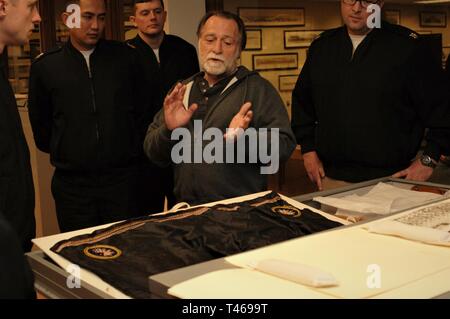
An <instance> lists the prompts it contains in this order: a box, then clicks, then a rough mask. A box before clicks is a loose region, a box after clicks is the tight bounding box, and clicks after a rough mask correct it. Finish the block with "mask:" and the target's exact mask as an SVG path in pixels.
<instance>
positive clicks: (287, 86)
mask: <svg viewBox="0 0 450 319" xmlns="http://www.w3.org/2000/svg"><path fill="white" fill-rule="evenodd" d="M298 76H299V75H298V74H283V75H279V76H278V90H279V91H280V92H292V91H293V90H294V88H295V84H297V80H298Z"/></svg>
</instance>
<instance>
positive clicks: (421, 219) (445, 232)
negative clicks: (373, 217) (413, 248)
mask: <svg viewBox="0 0 450 319" xmlns="http://www.w3.org/2000/svg"><path fill="white" fill-rule="evenodd" d="M366 229H367V230H368V231H369V232H372V233H378V234H384V235H394V236H399V237H403V238H406V239H410V240H414V241H419V242H423V243H428V244H435V245H444V246H450V201H444V202H441V203H437V204H434V205H429V206H427V207H423V208H418V209H415V210H413V211H412V212H409V213H407V214H403V215H401V216H399V217H396V218H392V219H389V218H388V219H383V220H381V221H379V222H374V223H371V224H369V225H367V227H366Z"/></svg>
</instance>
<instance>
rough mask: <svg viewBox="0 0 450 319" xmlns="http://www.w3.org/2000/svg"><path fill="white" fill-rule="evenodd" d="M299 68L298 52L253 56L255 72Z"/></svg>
mask: <svg viewBox="0 0 450 319" xmlns="http://www.w3.org/2000/svg"><path fill="white" fill-rule="evenodd" d="M297 68H298V52H295V53H294V52H293V53H269V54H254V55H253V70H254V71H274V70H293V69H297Z"/></svg>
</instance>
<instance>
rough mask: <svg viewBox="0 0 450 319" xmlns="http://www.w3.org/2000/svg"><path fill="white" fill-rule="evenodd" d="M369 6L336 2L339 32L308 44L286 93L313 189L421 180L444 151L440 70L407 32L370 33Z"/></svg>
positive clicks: (444, 107)
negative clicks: (292, 85)
mask: <svg viewBox="0 0 450 319" xmlns="http://www.w3.org/2000/svg"><path fill="white" fill-rule="evenodd" d="M371 4H375V5H378V6H380V7H383V5H384V1H369V0H367V1H356V0H341V14H342V19H343V21H344V26H342V27H340V28H336V29H332V30H328V31H325V32H324V33H322V35H321V36H320V37H319V38H318V39H317V40H316V41H314V42H313V44H312V45H311V47H310V49H309V54H308V57H307V60H306V63H305V65H304V67H303V70H302V72H301V74H300V77H299V80H298V81H297V84H296V87H295V90H294V92H293V108H292V127H293V130H294V133H295V135H296V138H297V142H298V143H299V144H300V145H301V147H302V153H303V156H304V165H305V168H306V170H307V173H308V176H309V177H310V179H311V180H312V181H313V182H314V183H315V184H316V185H317V187H318V188H319V189H320V190H322V189H330V188H334V187H339V186H343V185H345V184H347V183H354V182H361V181H364V180H370V179H374V178H379V177H384V176H390V175H393V174H395V175H394V176H395V177H406V178H407V179H411V180H419V181H425V180H427V179H428V178H429V177H430V176H431V174H432V173H433V168H434V166H435V165H436V162H437V161H438V160H439V157H440V155H441V154H442V153H443V152H444V150H445V149H447V148H448V135H447V134H448V125H449V124H448V123H450V119H449V118H448V101H447V98H446V96H444V95H445V94H446V93H445V92H446V90H445V88H444V81H443V79H442V78H441V75H442V70H437V68H434V69H433V68H432V67H430V66H429V63H428V62H429V61H427V59H425V58H423V55H422V53H421V52H422V50H421V47H420V45H419V43H420V41H419V39H418V35H417V34H416V33H414V32H413V31H411V30H409V29H407V28H404V27H402V26H397V25H391V24H388V23H385V22H384V21H383V23H382V26H381V28H371V23H368V20H371V18H372V16H371V15H372V11H369V12H368V7H369V6H370V5H371ZM432 114H433V119H432ZM425 128H430V130H429V133H428V134H427V135H426V140H427V145H426V148H425V150H424V152H423V155H422V156H421V157H419V158H417V159H416V160H413V161H412V159H414V158H415V157H416V155H417V152H418V150H419V147H420V142H421V140H422V138H423V137H424V131H425Z"/></svg>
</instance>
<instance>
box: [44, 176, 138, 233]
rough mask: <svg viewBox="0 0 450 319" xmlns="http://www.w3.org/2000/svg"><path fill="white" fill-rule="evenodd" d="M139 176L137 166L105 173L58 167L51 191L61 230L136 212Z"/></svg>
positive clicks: (114, 218) (64, 230)
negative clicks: (71, 170)
mask: <svg viewBox="0 0 450 319" xmlns="http://www.w3.org/2000/svg"><path fill="white" fill-rule="evenodd" d="M138 177H139V169H138V168H127V169H121V170H114V171H113V172H107V173H80V172H67V171H61V170H58V169H57V170H56V171H55V174H54V176H53V180H52V193H53V197H54V199H55V204H56V213H57V217H58V224H59V228H60V230H61V232H68V231H73V230H78V229H83V228H88V227H93V226H98V225H103V224H107V223H112V222H116V221H121V220H126V219H130V218H134V217H137V216H139V215H140V212H139V203H138V199H139V196H138V195H139V194H138V189H139V179H138Z"/></svg>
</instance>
